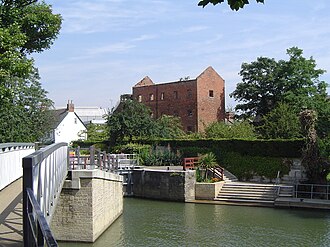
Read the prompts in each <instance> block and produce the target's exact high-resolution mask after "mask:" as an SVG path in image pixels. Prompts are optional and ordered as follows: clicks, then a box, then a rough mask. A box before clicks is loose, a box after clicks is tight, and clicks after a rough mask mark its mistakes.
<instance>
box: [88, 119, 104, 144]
mask: <svg viewBox="0 0 330 247" xmlns="http://www.w3.org/2000/svg"><path fill="white" fill-rule="evenodd" d="M86 133H87V140H88V141H91V142H101V141H105V140H107V139H108V133H109V130H108V126H107V125H105V124H92V123H91V124H88V125H87V132H86Z"/></svg>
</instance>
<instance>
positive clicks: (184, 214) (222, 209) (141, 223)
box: [60, 198, 330, 247]
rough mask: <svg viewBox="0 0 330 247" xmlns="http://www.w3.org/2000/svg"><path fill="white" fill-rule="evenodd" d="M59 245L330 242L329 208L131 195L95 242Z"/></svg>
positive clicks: (216, 244) (257, 244)
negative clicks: (194, 201)
mask: <svg viewBox="0 0 330 247" xmlns="http://www.w3.org/2000/svg"><path fill="white" fill-rule="evenodd" d="M60 246H68V247H73V246H86V247H87V246H93V247H99V246H134V247H135V246H229V247H230V246H258V247H259V246H267V247H268V246H276V247H277V246H285V247H287V246H324V247H325V246H327V247H328V246H330V212H326V211H317V210H309V211H307V210H284V209H272V208H260V207H242V206H222V205H205V204H192V203H174V202H161V201H150V200H141V199H131V198H126V199H125V200H124V214H123V215H122V216H121V217H120V218H119V219H118V220H117V221H116V222H115V223H114V224H113V225H112V226H111V227H110V228H109V229H108V230H107V231H106V232H104V233H103V234H102V236H101V237H100V238H99V239H98V240H97V241H96V242H95V243H94V244H73V243H70V244H68V243H65V244H64V243H60Z"/></svg>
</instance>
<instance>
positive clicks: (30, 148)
mask: <svg viewBox="0 0 330 247" xmlns="http://www.w3.org/2000/svg"><path fill="white" fill-rule="evenodd" d="M34 151H35V145H34V143H1V144H0V190H2V189H3V188H5V187H6V186H8V185H9V184H11V183H12V182H14V181H15V180H17V179H19V178H20V177H22V175H23V169H22V158H23V157H25V156H27V155H29V154H31V153H33V152H34Z"/></svg>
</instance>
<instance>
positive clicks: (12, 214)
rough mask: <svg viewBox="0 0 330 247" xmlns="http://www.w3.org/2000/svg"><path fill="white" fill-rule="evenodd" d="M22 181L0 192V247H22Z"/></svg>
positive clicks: (19, 180) (17, 181)
mask: <svg viewBox="0 0 330 247" xmlns="http://www.w3.org/2000/svg"><path fill="white" fill-rule="evenodd" d="M22 180H23V179H22V178H20V179H18V180H16V181H15V182H13V183H12V184H11V185H9V186H8V187H6V188H4V189H3V190H1V191H0V247H5V246H6V247H7V246H23V205H22V203H23V200H22Z"/></svg>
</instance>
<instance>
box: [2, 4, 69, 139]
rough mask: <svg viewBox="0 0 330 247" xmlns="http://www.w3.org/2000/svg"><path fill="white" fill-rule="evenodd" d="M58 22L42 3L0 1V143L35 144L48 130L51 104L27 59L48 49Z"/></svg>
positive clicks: (58, 19)
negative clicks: (26, 142) (21, 142)
mask: <svg viewBox="0 0 330 247" xmlns="http://www.w3.org/2000/svg"><path fill="white" fill-rule="evenodd" d="M61 21H62V19H61V17H60V15H55V14H53V13H52V9H51V6H50V5H47V4H46V3H44V2H40V3H39V2H38V1H32V0H2V1H0V126H1V127H0V128H1V130H0V142H7V141H13V142H14V141H36V140H37V139H39V138H40V137H41V136H43V135H44V134H45V133H46V132H47V131H48V129H49V128H50V125H51V121H52V115H51V113H50V111H49V109H50V107H51V106H52V101H50V100H49V99H47V97H46V94H47V92H46V91H45V90H44V89H42V87H41V84H40V82H39V81H40V77H39V74H38V71H37V69H36V68H35V67H34V61H33V58H31V57H30V55H31V54H32V53H34V52H42V51H43V50H45V49H48V48H50V46H51V45H52V43H53V41H54V39H55V38H56V37H57V35H58V33H59V30H60V26H61Z"/></svg>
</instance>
